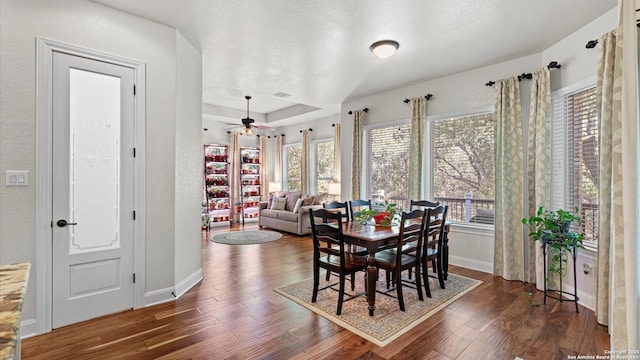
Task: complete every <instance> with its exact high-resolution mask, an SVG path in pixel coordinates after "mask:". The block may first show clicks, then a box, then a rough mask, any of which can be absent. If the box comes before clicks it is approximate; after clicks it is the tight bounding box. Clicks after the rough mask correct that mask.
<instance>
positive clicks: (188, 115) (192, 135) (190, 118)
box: [174, 34, 204, 294]
mask: <svg viewBox="0 0 640 360" xmlns="http://www.w3.org/2000/svg"><path fill="white" fill-rule="evenodd" d="M176 43H177V46H176V48H177V62H176V68H177V78H176V88H177V99H176V123H177V126H176V133H175V134H176V163H175V173H174V177H175V198H174V201H175V244H174V247H175V283H176V284H179V283H181V282H182V281H184V280H185V279H187V278H190V279H191V278H192V280H193V281H198V280H200V279H201V278H202V269H201V260H200V258H201V247H200V242H201V234H200V227H201V222H200V212H201V205H202V188H203V186H204V184H203V182H204V181H203V177H202V159H203V147H202V146H201V144H200V142H199V141H197V140H198V139H200V136H201V126H202V117H201V114H202V54H200V52H199V51H198V50H197V49H196V48H195V47H193V45H191V44H190V43H189V42H188V41H187V40H186V39H185V38H184V37H182V35H181V34H177V37H176ZM194 244H197V245H198V246H193V245H194ZM193 281H191V282H189V285H192V284H193ZM186 288H188V286H184V287H183V288H182V289H180V290H179V291H178V294H180V293H181V292H182V291H184V290H185V289H186Z"/></svg>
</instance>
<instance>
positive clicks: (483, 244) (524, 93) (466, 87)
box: [341, 9, 617, 307]
mask: <svg viewBox="0 0 640 360" xmlns="http://www.w3.org/2000/svg"><path fill="white" fill-rule="evenodd" d="M616 21H617V9H612V10H611V11H609V12H607V13H605V14H603V15H602V16H601V17H599V18H598V19H596V20H594V21H593V22H591V23H590V24H587V25H586V26H584V27H583V28H581V29H579V30H578V31H576V32H575V33H573V34H571V35H569V36H567V37H566V38H564V39H562V40H561V41H559V42H558V43H557V44H554V45H553V46H551V47H549V48H548V49H546V50H544V51H542V52H540V53H537V54H533V55H530V56H525V57H521V58H519V59H515V60H510V61H506V62H503V63H500V64H495V65H491V66H486V67H482V68H478V69H475V70H471V71H467V72H464V73H459V74H455V75H451V76H447V77H443V78H440V79H435V80H430V81H424V82H420V83H416V84H413V85H410V86H407V87H403V88H399V89H395V90H392V91H387V92H384V93H380V94H376V95H372V96H367V97H364V98H361V99H356V100H353V101H348V102H345V103H343V104H342V110H341V119H342V121H341V123H342V144H341V146H342V164H341V165H342V166H341V170H342V193H343V194H350V192H351V174H352V171H351V157H352V151H351V144H352V136H353V120H352V116H351V115H348V112H349V111H351V110H357V109H363V108H365V107H366V108H369V112H368V113H367V114H366V120H365V125H371V124H384V123H387V122H393V121H397V120H408V119H409V118H410V116H411V114H410V108H409V105H408V104H405V103H404V102H403V100H404V99H405V98H413V97H417V96H423V95H426V94H427V93H431V94H433V95H434V97H433V98H432V99H431V100H430V101H429V102H428V104H427V114H428V116H438V115H443V114H452V113H463V112H473V111H475V110H477V109H479V108H483V107H487V106H490V107H492V106H493V103H494V89H493V88H492V87H486V86H485V85H484V84H485V83H486V82H487V81H489V80H497V79H502V78H507V77H512V76H516V75H518V74H521V73H523V72H533V71H534V70H536V69H539V68H541V67H543V66H546V65H547V64H548V63H549V62H550V61H558V62H559V63H561V64H562V68H561V69H560V70H552V71H551V79H552V81H551V85H552V91H554V90H557V89H558V88H561V87H564V86H567V85H570V84H574V83H577V82H579V81H582V80H584V79H587V78H589V77H592V76H594V75H595V72H596V68H597V56H598V50H597V49H586V48H585V44H586V43H587V41H589V40H593V39H597V38H599V37H600V36H601V35H602V34H604V33H606V32H608V31H610V30H612V29H613V28H614V27H615V25H616ZM530 87H531V82H530V81H526V80H525V81H522V82H521V83H520V90H521V99H522V101H521V103H522V114H523V120H524V121H525V124H526V122H527V121H528V114H529V100H528V99H529V96H530ZM525 146H526V139H525ZM350 197H359V194H357V195H356V194H353V195H346V196H343V198H350ZM523 200H524V199H523ZM450 239H451V248H450V249H451V252H450V259H451V263H452V264H456V265H461V266H465V267H468V268H473V269H477V270H482V271H486V272H492V270H493V256H494V253H493V243H494V240H493V231H491V230H488V229H486V228H483V229H479V230H478V229H475V230H474V229H472V228H469V227H468V226H465V225H460V226H455V225H454V226H453V227H452V232H451V235H450ZM594 262H595V261H594V258H593V254H592V253H586V252H581V253H580V254H579V256H578V259H577V263H578V271H577V272H578V291H579V294H580V295H581V303H582V304H584V305H585V306H587V307H593V303H592V302H593V295H594V292H595V276H594V275H593V272H592V274H590V275H585V274H584V273H583V271H582V264H584V263H588V264H592V263H594ZM594 271H595V268H594Z"/></svg>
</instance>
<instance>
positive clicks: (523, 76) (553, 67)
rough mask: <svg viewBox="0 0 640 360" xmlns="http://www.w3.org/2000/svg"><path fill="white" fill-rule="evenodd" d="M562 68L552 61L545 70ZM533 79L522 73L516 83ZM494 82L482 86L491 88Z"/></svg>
mask: <svg viewBox="0 0 640 360" xmlns="http://www.w3.org/2000/svg"><path fill="white" fill-rule="evenodd" d="M561 67H562V65H561V64H560V63H559V62H557V61H552V62H550V63H549V65H547V69H549V70H551V69H560V68H561ZM532 78H533V74H531V73H522V74H520V75H518V81H522V80H524V79H527V80H531V79H532ZM495 83H496V82H495V81H489V82H487V83H486V84H484V85H485V86H493V85H494V84H495Z"/></svg>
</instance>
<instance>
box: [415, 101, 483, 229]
mask: <svg viewBox="0 0 640 360" xmlns="http://www.w3.org/2000/svg"><path fill="white" fill-rule="evenodd" d="M494 112H495V107H494V106H493V105H490V106H483V107H478V108H473V109H468V110H461V111H453V112H449V113H443V114H437V115H428V116H427V117H426V118H425V131H424V134H425V135H424V143H423V148H424V149H425V154H424V156H423V169H424V170H423V177H424V180H423V182H422V191H421V194H422V196H423V198H424V197H425V196H426V198H427V199H429V198H430V197H431V195H426V194H433V176H434V171H433V161H432V149H431V132H432V130H433V123H434V122H435V121H438V120H443V119H449V118H457V117H465V116H474V115H482V114H486V113H494ZM494 171H495V168H494ZM494 192H495V189H494ZM494 201H495V196H494ZM494 207H495V203H494ZM452 225H454V226H455V227H461V228H469V229H485V230H493V229H494V228H495V223H494V224H484V223H477V222H455V223H452Z"/></svg>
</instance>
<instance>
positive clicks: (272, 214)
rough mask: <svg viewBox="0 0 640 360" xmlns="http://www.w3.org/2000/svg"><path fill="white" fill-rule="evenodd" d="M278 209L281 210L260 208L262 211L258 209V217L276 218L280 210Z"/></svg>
mask: <svg viewBox="0 0 640 360" xmlns="http://www.w3.org/2000/svg"><path fill="white" fill-rule="evenodd" d="M280 211H282V210H271V209H262V211H260V217H265V218H272V219H277V218H278V212H280Z"/></svg>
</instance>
